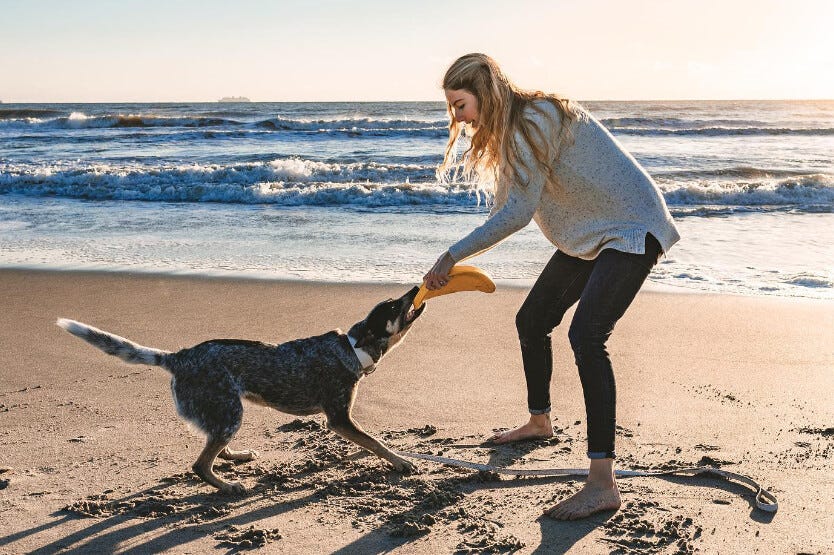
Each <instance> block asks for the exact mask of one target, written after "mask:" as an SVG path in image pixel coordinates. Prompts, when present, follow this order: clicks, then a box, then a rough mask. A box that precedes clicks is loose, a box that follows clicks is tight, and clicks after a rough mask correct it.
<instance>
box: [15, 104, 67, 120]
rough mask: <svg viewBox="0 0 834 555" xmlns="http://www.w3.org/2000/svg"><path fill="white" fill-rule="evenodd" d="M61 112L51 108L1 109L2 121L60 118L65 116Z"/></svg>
mask: <svg viewBox="0 0 834 555" xmlns="http://www.w3.org/2000/svg"><path fill="white" fill-rule="evenodd" d="M63 113H64V112H62V111H61V110H53V109H51V108H2V107H0V121H2V120H7V119H27V118H43V117H49V116H58V115H60V114H63Z"/></svg>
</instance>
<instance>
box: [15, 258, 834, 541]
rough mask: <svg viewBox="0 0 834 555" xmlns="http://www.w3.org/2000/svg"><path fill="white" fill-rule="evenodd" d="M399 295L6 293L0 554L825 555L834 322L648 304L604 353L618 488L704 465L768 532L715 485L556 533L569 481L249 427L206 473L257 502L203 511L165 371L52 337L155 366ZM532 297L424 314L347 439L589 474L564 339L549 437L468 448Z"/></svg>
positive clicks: (205, 288) (560, 334) (507, 401)
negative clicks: (112, 346)
mask: <svg viewBox="0 0 834 555" xmlns="http://www.w3.org/2000/svg"><path fill="white" fill-rule="evenodd" d="M404 290H405V287H402V286H377V285H344V286H342V285H311V284H302V283H275V282H255V281H223V280H208V279H190V278H172V277H157V276H133V275H107V274H85V273H49V272H31V271H10V270H6V271H0V291H2V294H3V296H2V300H1V301H0V353H2V357H3V360H2V366H0V368H2V370H0V441H2V446H3V448H2V451H0V552H2V553H20V552H37V553H52V552H56V551H62V552H78V553H88V552H114V551H120V552H129V553H155V552H160V551H170V552H174V553H202V552H217V553H223V552H237V551H242V550H248V549H258V548H259V547H260V548H261V550H262V552H282V553H319V552H321V553H332V552H335V553H383V552H389V551H394V552H398V553H450V552H455V551H463V552H488V551H494V552H509V551H514V550H519V552H523V553H529V552H546V553H561V552H568V551H569V552H575V553H609V552H611V553H667V552H682V553H688V552H701V553H754V552H761V553H831V552H834V541H832V537H831V536H832V531H834V475H832V472H831V470H832V466H833V465H832V463H833V462H834V448H833V447H832V446H834V436H832V431H834V429H832V426H834V404H832V402H831V400H832V393H834V372H832V369H834V310H832V308H834V305H832V303H830V302H823V301H802V300H785V299H772V298H760V299H753V298H743V297H730V296H709V295H697V294H665V293H650V292H644V293H641V295H640V296H639V297H638V299H637V300H636V302H635V304H634V306H633V307H632V308H631V310H630V312H629V314H628V315H627V316H626V317H625V318H624V319H623V320H622V321H621V322H620V324H619V326H618V329H617V331H616V332H615V334H614V336H613V338H612V340H611V342H610V344H609V345H610V351H611V353H612V358H613V361H614V365H615V371H616V375H617V380H618V383H617V385H618V396H619V403H618V408H619V418H618V422H619V428H618V439H617V441H618V444H617V451H618V453H619V455H620V460H619V461H618V464H619V466H620V467H621V468H629V467H636V466H640V467H646V466H653V467H657V466H663V465H675V464H682V465H688V464H692V463H697V462H699V461H702V460H707V461H709V460H712V461H716V462H718V463H720V464H722V465H723V466H724V468H727V469H729V470H733V471H735V472H741V473H745V474H748V475H751V476H752V477H754V478H755V479H757V480H759V481H760V482H761V483H762V484H763V485H764V486H765V487H768V488H769V489H770V490H771V491H772V492H773V493H774V494H776V495H777V496H778V497H779V501H780V509H779V512H778V513H776V514H775V515H768V514H765V513H762V512H760V511H758V510H756V509H755V508H754V505H753V494H752V492H751V491H750V490H748V489H746V488H744V487H742V486H737V485H733V484H729V483H727V482H725V481H723V480H719V479H713V478H695V479H681V478H670V479H660V478H632V479H624V480H621V482H620V485H621V489H622V492H623V497H624V507H623V509H622V510H620V511H619V512H617V513H603V514H599V515H596V516H594V517H592V518H589V519H587V520H584V521H580V522H571V523H564V522H555V521H552V520H549V519H543V518H540V514H541V512H542V511H543V510H544V509H545V508H547V507H549V506H551V505H552V504H554V503H555V502H556V501H558V500H559V499H561V498H562V497H564V496H565V495H568V494H569V493H570V492H572V491H574V490H575V489H576V488H577V487H578V486H579V485H580V483H579V482H576V481H573V480H569V479H565V478H530V479H527V478H522V479H507V478H501V479H499V478H498V477H497V476H496V475H493V474H484V473H477V472H472V471H465V470H458V469H452V468H447V467H441V466H439V465H435V464H433V463H428V462H419V463H418V466H419V467H420V469H421V473H420V474H417V475H413V476H401V475H398V474H396V473H394V472H392V471H390V470H389V468H388V467H387V466H386V464H385V463H384V462H382V461H381V460H379V459H377V458H376V457H373V456H367V455H365V454H364V453H363V452H362V451H361V450H360V449H359V448H358V447H356V446H354V445H352V444H349V443H347V442H345V441H342V440H340V439H339V438H337V437H336V436H335V435H333V434H331V433H330V432H328V431H327V430H326V429H325V428H324V427H323V419H322V418H320V417H318V418H306V419H296V418H294V417H292V416H289V415H285V414H281V413H278V412H275V411H271V410H269V409H266V408H263V407H259V406H254V405H248V406H247V408H246V413H245V417H244V424H243V427H242V429H241V430H240V432H239V433H238V436H237V438H236V440H235V442H234V443H233V447H237V448H252V449H257V450H258V451H260V454H261V455H260V458H259V459H257V460H256V461H254V462H251V463H243V464H231V463H222V464H220V465H219V471H220V472H221V473H222V474H223V475H225V476H227V477H230V478H238V479H241V480H243V482H244V483H245V484H246V485H247V486H248V487H249V493H248V494H247V495H246V496H243V497H225V496H222V495H219V494H216V493H214V491H213V490H212V488H210V487H208V486H206V485H205V484H202V483H200V482H199V481H197V480H196V479H195V478H194V476H193V475H192V474H191V472H190V470H189V469H190V465H191V463H192V462H193V461H194V459H195V458H196V456H197V453H198V452H199V451H200V449H201V447H202V438H201V437H200V436H198V435H197V434H195V433H194V432H193V431H192V430H190V429H189V428H188V427H187V426H186V425H185V424H184V423H183V422H182V421H180V420H179V419H178V418H177V417H176V415H175V413H174V408H173V404H172V401H171V397H170V393H169V391H168V376H167V375H166V373H165V372H164V371H163V370H162V369H159V368H148V367H145V366H141V365H140V366H131V365H127V364H124V363H122V362H121V361H119V360H117V359H114V358H112V357H108V356H106V355H104V354H103V353H100V352H98V351H96V350H95V349H93V348H92V347H90V346H89V345H86V344H85V343H83V342H81V341H79V340H78V339H76V338H74V337H71V336H70V335H68V334H66V333H64V332H63V331H61V330H60V329H59V328H58V327H56V326H54V325H53V323H54V321H55V319H56V318H57V317H59V316H61V317H68V318H74V319H77V320H81V321H84V322H87V323H90V324H92V325H95V326H97V327H100V328H103V329H106V330H108V331H112V332H114V333H118V334H120V335H123V336H126V337H129V338H131V339H133V340H135V341H137V342H139V343H142V344H144V345H148V346H153V347H158V348H162V349H168V350H173V349H177V348H180V347H185V346H190V345H192V344H194V343H197V342H200V341H203V340H206V339H210V338H218V337H233V338H247V339H257V340H262V341H269V342H280V341H284V340H288V339H292V338H296V337H302V336H308V335H313V334H318V333H322V332H324V331H327V330H329V329H332V328H335V327H341V328H342V329H346V328H347V327H349V326H350V325H351V324H352V323H353V322H354V321H356V320H358V319H360V318H362V317H363V316H364V315H365V313H366V312H367V311H368V309H369V308H370V307H371V306H373V305H374V304H375V303H376V302H377V301H378V300H381V299H383V298H385V297H387V296H390V295H395V294H401V293H402V292H403V291H404ZM524 293H525V292H524V291H523V290H516V289H506V288H505V289H501V290H499V291H498V292H497V293H495V294H493V295H491V296H486V295H483V294H480V293H463V294H458V295H455V296H449V297H443V298H439V299H434V300H432V301H430V302H429V303H428V304H429V307H428V310H427V311H426V313H425V314H424V316H423V317H422V318H421V320H420V321H419V322H418V323H417V324H416V325H415V328H414V329H413V330H412V331H411V333H410V335H409V337H408V338H407V339H406V340H405V341H404V343H403V344H402V346H400V347H398V348H397V350H395V351H394V352H393V353H391V354H390V355H389V356H388V357H387V358H386V359H385V360H384V361H383V363H382V364H381V365H380V367H379V369H378V370H377V372H376V373H374V374H373V375H371V376H370V377H369V378H367V379H366V380H363V382H362V384H361V386H360V389H359V395H358V399H357V402H356V407H355V411H354V414H355V417H356V418H357V420H358V421H359V422H360V423H361V424H362V425H363V427H365V429H367V430H368V431H369V432H371V433H372V434H374V435H377V436H378V437H382V438H384V439H385V440H386V441H387V442H388V443H389V444H390V445H392V446H394V447H395V448H397V449H403V450H417V451H421V452H425V453H434V454H438V453H442V454H444V455H445V456H451V457H458V458H464V459H468V460H472V461H476V462H486V463H491V464H496V465H505V466H509V465H512V466H515V467H528V468H535V467H563V466H583V465H585V464H586V460H585V457H584V452H585V429H584V420H585V415H584V408H583V404H582V396H581V390H580V386H579V380H578V377H577V374H576V370H575V368H574V366H573V361H572V357H571V354H570V350H569V348H568V342H567V338H566V331H565V329H557V330H556V331H555V332H554V334H553V341H554V352H555V355H554V356H555V361H554V376H553V387H552V394H553V399H554V411H553V415H554V418H555V420H554V423H555V425H556V428H557V434H556V437H555V438H553V439H552V440H548V441H537V442H528V443H524V444H519V445H515V446H501V447H489V446H484V445H482V441H483V440H484V439H485V438H486V437H487V436H488V435H489V434H490V433H491V432H492V431H493V430H494V429H496V428H499V427H508V426H511V425H516V424H518V423H521V422H522V421H523V420H524V419H525V417H526V412H525V402H524V399H525V395H524V380H523V375H522V371H521V363H520V355H519V351H518V348H517V342H516V338H515V332H514V328H513V326H514V324H513V321H514V314H515V311H516V310H517V308H518V306H520V304H521V301H522V299H523V297H524ZM704 457H708V458H707V459H704ZM261 546H262V547H261Z"/></svg>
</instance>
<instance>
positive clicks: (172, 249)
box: [0, 101, 834, 299]
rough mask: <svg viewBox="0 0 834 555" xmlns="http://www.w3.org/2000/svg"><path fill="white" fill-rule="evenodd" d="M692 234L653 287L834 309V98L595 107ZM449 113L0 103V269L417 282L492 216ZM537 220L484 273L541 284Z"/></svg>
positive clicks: (341, 107) (438, 106) (434, 105)
mask: <svg viewBox="0 0 834 555" xmlns="http://www.w3.org/2000/svg"><path fill="white" fill-rule="evenodd" d="M582 104H583V105H585V106H586V107H587V108H588V109H589V110H590V111H591V112H592V113H593V114H594V115H595V116H596V117H597V118H598V119H600V120H601V121H602V123H603V124H604V125H606V126H607V127H608V128H609V129H610V130H611V132H612V133H613V134H614V136H615V137H617V139H618V140H619V141H620V142H621V143H623V145H625V147H626V148H627V149H628V150H629V151H630V152H631V153H632V154H633V155H634V156H635V157H636V158H637V160H639V162H640V163H641V164H642V165H643V166H644V167H645V168H646V170H647V171H648V172H649V173H650V174H651V175H652V176H653V177H654V179H655V180H656V182H657V183H658V185H659V187H660V189H661V190H662V192H663V195H664V196H665V199H666V203H667V204H668V206H669V208H670V210H671V212H672V215H673V216H674V218H675V220H676V222H677V224H678V226H679V229H680V231H681V235H682V237H683V238H682V240H681V241H680V242H679V243H678V244H677V245H676V246H675V247H673V248H672V249H671V251H670V252H669V254H668V256H667V257H666V258H664V259H663V260H662V261H661V263H660V264H658V266H657V267H656V268H655V270H654V271H653V273H652V275H651V276H650V278H649V279H650V287H656V288H659V289H664V290H675V291H682V292H686V291H704V292H714V293H732V294H744V295H760V296H761V295H776V296H788V297H810V298H817V299H834V247H832V245H834V101H720V102H718V101H715V102H712V101H709V102H708V101H697V102H695V101H692V102H682V101H675V102H657V101H653V102H591V101H589V102H583V103H582ZM446 137H447V124H446V115H445V108H444V105H443V103H441V102H369V103H348V102H339V103H178V104H0V267H4V268H40V269H54V270H103V271H116V272H150V273H166V274H181V275H204V276H229V277H252V278H260V279H293V280H295V279H298V280H309V281H325V282H386V283H402V284H418V283H419V282H420V281H421V279H422V276H423V274H424V273H425V272H426V271H427V270H428V269H429V268H430V267H431V265H432V264H433V262H434V260H435V259H436V258H437V256H439V255H440V254H441V253H442V252H443V251H444V250H445V249H446V248H447V247H448V246H449V245H451V244H452V243H454V242H455V241H456V240H457V239H459V238H460V237H462V236H463V235H465V234H466V233H468V231H469V230H471V229H472V228H474V227H476V226H477V225H479V224H480V223H481V222H482V221H483V220H484V219H485V218H486V216H487V213H488V206H487V203H486V202H485V199H484V198H483V195H481V194H478V192H477V191H475V190H473V189H472V188H471V187H468V186H466V185H453V186H442V185H440V184H438V183H437V181H436V178H435V167H436V166H437V164H438V163H439V162H440V159H441V155H442V153H443V150H444V147H445V143H446ZM553 252H554V247H553V246H552V245H550V244H549V243H548V242H547V241H546V240H545V239H544V238H543V237H542V236H541V234H540V233H539V231H538V229H537V228H536V227H535V224H531V225H530V226H529V227H527V228H525V229H524V230H522V231H520V232H518V233H517V234H515V235H514V236H512V237H511V238H509V239H507V240H506V241H505V242H503V243H501V244H500V245H498V246H496V247H495V248H493V249H492V250H491V251H489V252H488V253H486V254H484V255H482V256H480V257H478V258H475V259H472V260H470V261H469V262H468V263H472V264H476V265H478V266H480V267H482V268H483V269H484V270H486V271H487V272H488V273H490V274H491V275H492V276H493V278H494V279H495V280H496V282H497V283H498V284H499V286H500V285H502V284H504V285H521V286H526V285H529V284H532V282H533V280H535V278H536V276H537V275H538V273H539V272H540V271H541V269H542V268H543V267H544V265H545V263H546V262H547V260H548V259H549V258H550V256H551V255H552V254H553Z"/></svg>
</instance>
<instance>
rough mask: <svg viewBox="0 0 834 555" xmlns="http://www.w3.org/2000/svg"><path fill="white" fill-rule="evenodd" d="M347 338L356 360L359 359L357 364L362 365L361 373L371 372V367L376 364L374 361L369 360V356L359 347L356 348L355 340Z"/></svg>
mask: <svg viewBox="0 0 834 555" xmlns="http://www.w3.org/2000/svg"><path fill="white" fill-rule="evenodd" d="M347 338H348V342H349V343H350V346H351V348H352V349H353V352H354V353H356V358H358V359H359V364H361V365H362V371H363V372H364V373H366V374H370V373H371V372H373V367H374V365H375V364H376V363H375V362H374V359H372V358H371V355H369V354H368V353H366V352H365V351H364V350H362V348H361V347H357V346H356V339H354V338H353V337H351V336H350V335H348V336H347Z"/></svg>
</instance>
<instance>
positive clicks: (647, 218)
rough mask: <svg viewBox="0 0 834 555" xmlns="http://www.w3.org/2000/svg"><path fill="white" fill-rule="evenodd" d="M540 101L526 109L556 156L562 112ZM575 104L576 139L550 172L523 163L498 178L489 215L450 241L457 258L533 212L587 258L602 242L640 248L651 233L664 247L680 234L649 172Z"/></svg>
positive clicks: (564, 244)
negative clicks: (513, 173)
mask: <svg viewBox="0 0 834 555" xmlns="http://www.w3.org/2000/svg"><path fill="white" fill-rule="evenodd" d="M536 102H537V103H538V104H537V106H538V107H540V108H541V110H542V111H543V112H544V113H543V114H542V113H540V112H538V111H536V110H535V109H533V108H527V110H526V111H525V113H524V117H525V118H527V119H529V120H530V121H532V122H533V123H534V125H536V126H537V127H538V128H539V129H540V130H541V131H542V132H543V136H544V137H549V138H550V140H548V141H547V144H545V145H543V147H545V148H546V149H547V150H546V152H548V156H549V157H550V160H551V161H552V160H554V159H555V158H556V153H557V148H558V142H559V132H560V130H561V123H560V120H559V115H558V113H557V110H556V107H555V106H553V105H552V104H550V103H549V102H546V101H536ZM577 109H578V111H579V116H580V117H579V118H578V119H577V121H576V122H575V123H574V125H573V127H572V133H573V140H570V139H567V140H565V141H563V142H564V144H563V146H562V148H561V153H559V156H558V160H557V161H556V162H555V163H554V164H552V166H553V172H552V173H551V175H549V176H548V175H544V173H543V172H541V171H538V170H534V171H530V170H525V169H524V168H521V169H520V173H521V175H520V179H519V180H518V181H520V182H512V183H508V182H507V181H508V180H506V179H499V182H498V183H497V184H496V191H495V204H494V205H493V208H492V211H491V212H490V215H489V218H488V219H487V221H486V222H484V224H483V225H481V226H479V227H477V228H475V229H474V230H473V231H472V232H471V233H469V235H467V236H466V237H464V238H463V239H461V240H460V241H458V242H457V243H455V244H454V245H452V246H451V247H450V248H449V254H450V255H451V256H452V258H453V259H454V260H455V261H456V262H460V261H461V260H464V259H465V258H469V257H471V256H475V255H477V254H480V253H482V252H484V251H485V250H487V249H489V248H491V247H493V246H495V245H496V244H497V243H498V242H500V241H501V240H503V239H505V238H506V237H508V236H510V235H511V234H513V233H515V232H516V231H518V230H520V229H522V228H524V227H525V226H526V225H527V224H528V223H530V220H531V219H533V220H535V222H536V224H538V226H539V228H540V229H541V231H542V233H543V234H544V236H545V237H547V239H548V240H550V242H551V243H553V244H554V245H555V246H556V247H557V248H558V249H559V250H560V251H562V252H564V253H565V254H568V255H570V256H574V257H578V258H583V259H585V260H593V259H595V258H596V257H597V256H598V255H599V253H600V252H601V251H602V250H603V249H616V250H619V251H623V252H628V253H636V254H643V253H644V252H645V237H646V233H651V234H652V235H654V236H655V238H657V240H658V241H659V242H660V245H661V247H663V251H664V252H667V251H668V250H669V248H670V247H671V246H672V245H673V244H675V243H676V242H677V241H678V239H680V235H679V234H678V230H677V229H676V228H675V223H674V222H673V221H672V216H671V214H669V210H668V208H667V207H666V202H665V201H664V200H663V196H662V194H661V193H660V190H659V189H658V188H657V185H655V183H654V181H653V180H652V178H651V177H650V176H649V174H647V173H646V171H645V170H644V169H643V168H642V167H641V166H640V164H639V163H638V162H637V160H635V159H634V157H632V156H631V155H630V154H629V153H628V152H626V150H625V149H624V148H623V146H622V145H620V143H619V142H618V141H617V140H616V139H615V138H614V137H613V136H612V135H611V133H609V132H608V130H607V129H605V127H603V126H602V124H600V123H599V122H598V121H597V120H596V119H595V118H594V117H593V116H591V115H590V114H589V113H587V112H586V111H584V110H583V109H582V108H579V107H578V108H577ZM517 138H518V137H517ZM518 144H519V145H521V146H522V147H523V148H522V151H521V154H522V158H523V159H524V160H526V161H527V162H528V164H529V166H528V167H531V168H537V166H536V164H535V163H534V161H533V160H534V159H533V153H532V149H530V147H529V145H528V144H527V143H526V142H525V141H524V140H523V139H522V140H519V141H518ZM525 149H526V150H525Z"/></svg>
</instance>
